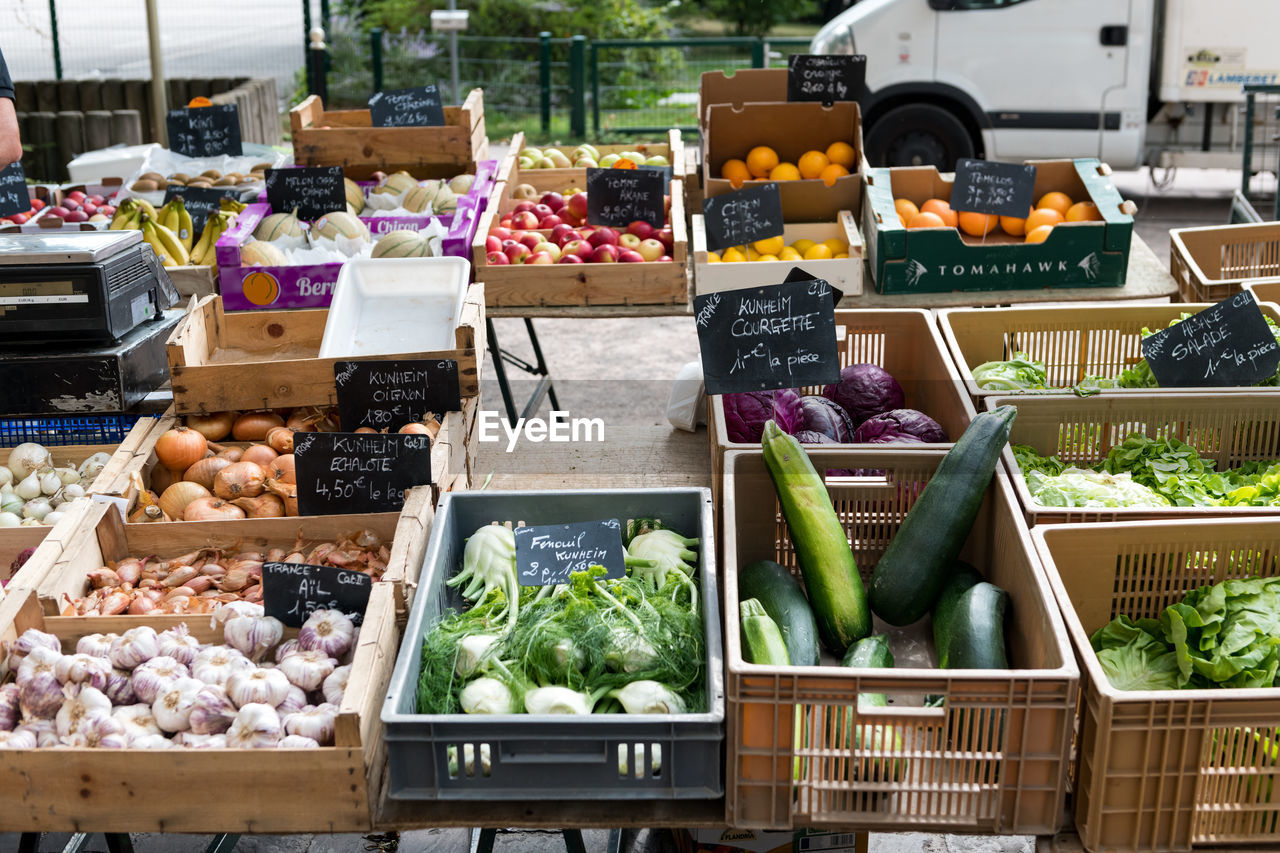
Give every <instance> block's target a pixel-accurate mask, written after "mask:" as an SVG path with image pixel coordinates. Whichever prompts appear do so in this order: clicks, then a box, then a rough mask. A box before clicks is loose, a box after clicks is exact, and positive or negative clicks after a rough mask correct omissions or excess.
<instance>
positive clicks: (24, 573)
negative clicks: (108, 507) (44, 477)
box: [0, 498, 95, 594]
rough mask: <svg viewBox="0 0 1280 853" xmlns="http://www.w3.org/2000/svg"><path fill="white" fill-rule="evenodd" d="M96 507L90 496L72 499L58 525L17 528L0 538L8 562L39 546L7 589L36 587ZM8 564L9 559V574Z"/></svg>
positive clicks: (0, 554)
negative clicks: (28, 549) (90, 511)
mask: <svg viewBox="0 0 1280 853" xmlns="http://www.w3.org/2000/svg"><path fill="white" fill-rule="evenodd" d="M93 506H95V504H94V502H93V501H91V500H90V499H89V498H80V499H79V500H76V501H73V502H72V504H71V508H70V509H68V510H67V511H66V514H65V515H63V517H62V518H61V519H60V520H59V521H58V523H57V524H54V525H51V526H49V527H16V528H13V529H12V530H6V531H4V533H5V534H6V535H5V536H3V537H0V557H2V558H4V559H5V560H6V561H12V560H13V559H15V558H16V557H17V555H18V554H19V553H20V552H22V551H25V550H26V549H27V548H35V552H34V553H32V555H31V556H30V557H29V558H28V559H27V561H26V562H25V563H23V565H22V568H20V569H18V571H17V572H15V573H14V575H13V577H12V578H10V579H9V583H8V585H7V587H6V590H7V591H8V592H9V593H10V594H12V593H13V592H14V591H15V590H19V589H35V588H36V587H38V586H39V585H40V583H41V582H42V581H43V580H44V579H45V576H46V575H47V574H48V571H49V569H50V568H52V567H53V565H54V563H56V562H57V560H58V558H59V556H61V554H62V552H63V550H64V549H65V548H66V546H67V543H68V542H69V541H70V540H71V538H72V537H73V536H75V534H76V531H77V530H78V529H79V527H80V525H81V523H82V521H83V519H84V516H85V514H86V513H87V512H88V511H89V510H90V508H92V507H93ZM10 554H12V556H10ZM8 565H9V563H8V562H5V564H4V567H5V569H6V574H7V567H8Z"/></svg>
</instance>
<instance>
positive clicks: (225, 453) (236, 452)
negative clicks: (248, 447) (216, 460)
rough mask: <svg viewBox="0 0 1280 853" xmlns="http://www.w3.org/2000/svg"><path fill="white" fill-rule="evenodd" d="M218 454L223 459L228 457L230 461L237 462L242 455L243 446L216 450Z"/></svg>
mask: <svg viewBox="0 0 1280 853" xmlns="http://www.w3.org/2000/svg"><path fill="white" fill-rule="evenodd" d="M218 456H220V457H221V458H223V459H230V460H231V461H232V462H239V461H240V457H242V456H244V448H243V447H228V448H227V449H226V450H220V451H218Z"/></svg>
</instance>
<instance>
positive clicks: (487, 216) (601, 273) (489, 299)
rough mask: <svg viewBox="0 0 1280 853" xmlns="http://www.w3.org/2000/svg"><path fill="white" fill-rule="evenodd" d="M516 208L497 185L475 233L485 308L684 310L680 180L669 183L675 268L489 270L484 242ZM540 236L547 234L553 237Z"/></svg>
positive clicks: (474, 263) (474, 264) (685, 251)
mask: <svg viewBox="0 0 1280 853" xmlns="http://www.w3.org/2000/svg"><path fill="white" fill-rule="evenodd" d="M547 171H551V170H547ZM521 174H528V173H527V172H526V173H521ZM548 188H549V187H548ZM514 205H515V202H514V200H512V199H511V198H509V197H508V196H507V184H505V183H499V184H497V185H496V186H495V187H494V195H493V196H492V197H491V198H490V200H489V207H488V209H487V210H485V212H484V216H483V217H482V218H481V219H480V227H479V228H477V229H476V238H475V242H473V243H472V244H471V269H472V272H473V274H474V276H475V280H476V281H483V282H484V285H485V299H486V302H485V304H486V305H488V306H491V307H510V306H535V305H536V306H547V305H683V304H685V303H686V302H688V300H689V281H688V260H689V240H688V232H687V229H686V228H685V216H684V189H683V188H682V187H681V186H680V182H679V181H678V180H672V182H671V213H670V220H671V231H672V233H673V235H674V242H673V245H672V249H671V258H672V262H671V263H658V262H656V261H649V262H646V263H642V264H617V263H614V264H538V265H530V266H524V265H523V264H509V265H494V266H490V265H489V260H488V252H487V251H486V250H485V238H486V237H488V236H489V231H490V230H491V229H492V228H493V226H494V223H495V222H496V221H497V220H498V219H499V218H500V217H501V216H502V214H503V213H506V212H507V211H509V210H510V209H511V208H512V207H513V206H514ZM539 233H543V234H548V235H549V234H550V233H551V232H549V231H544V232H539Z"/></svg>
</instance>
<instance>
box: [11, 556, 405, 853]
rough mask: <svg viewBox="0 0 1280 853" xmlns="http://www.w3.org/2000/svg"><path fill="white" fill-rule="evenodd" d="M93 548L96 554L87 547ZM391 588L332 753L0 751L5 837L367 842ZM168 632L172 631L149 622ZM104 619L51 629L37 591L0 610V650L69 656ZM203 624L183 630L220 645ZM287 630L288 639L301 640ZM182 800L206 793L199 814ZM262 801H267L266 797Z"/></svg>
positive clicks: (383, 596)
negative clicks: (44, 647)
mask: <svg viewBox="0 0 1280 853" xmlns="http://www.w3.org/2000/svg"><path fill="white" fill-rule="evenodd" d="M86 547H96V545H95V543H86ZM393 593H394V590H393V588H392V585H391V584H374V587H373V592H372V594H371V595H370V597H369V606H368V608H367V609H366V610H365V614H364V627H363V628H362V629H361V631H360V638H359V641H358V642H357V644H356V649H355V654H354V658H353V661H352V670H351V680H350V681H349V682H348V684H347V690H346V693H345V694H344V696H343V698H342V704H341V705H340V706H339V715H338V719H337V723H336V726H335V732H334V740H335V746H332V747H321V748H319V749H299V750H288V751H284V752H280V751H273V750H241V749H221V750H189V749H171V750H142V749H126V750H108V749H33V750H4V751H0V788H2V789H3V790H5V791H7V792H9V793H8V795H7V796H5V797H3V798H0V826H3V827H4V828H5V829H6V830H8V831H11V832H18V831H23V832H28V831H29V832H72V831H85V832H201V833H208V832H231V833H297V832H366V831H368V830H370V829H371V827H372V814H373V812H374V809H375V808H376V806H377V802H378V795H379V793H380V787H379V786H380V784H381V779H382V774H383V768H384V767H385V765H386V745H385V742H384V741H383V739H382V737H381V721H380V718H379V713H380V711H381V707H382V701H383V698H384V697H385V695H386V689H387V683H388V681H389V679H390V677H391V670H392V665H393V663H394V661H395V656H396V651H397V648H398V646H399V640H400V631H399V628H398V627H397V622H396V615H395V600H394V594H393ZM136 618H137V619H138V620H139V624H141V623H146V624H150V625H152V626H153V627H155V628H156V629H157V630H163V629H165V628H168V627H170V624H171V622H169V621H164V620H145V619H143V618H142V617H136ZM106 621H107V620H105V619H92V618H81V619H66V618H61V617H55V618H48V617H46V616H45V615H44V613H43V612H42V611H41V607H40V604H39V601H38V600H37V597H36V593H35V591H34V590H31V589H28V588H20V589H16V590H14V591H12V592H11V593H10V594H9V595H8V596H6V597H5V598H4V599H3V600H0V625H3V626H4V627H3V628H2V629H0V640H5V641H12V640H13V639H15V638H16V637H17V636H18V635H19V634H21V633H22V632H23V631H25V630H26V629H28V628H37V629H39V630H42V631H48V632H50V633H52V634H55V635H57V636H58V637H60V638H61V639H62V643H63V649H64V651H71V650H73V649H74V647H75V643H76V640H77V639H78V638H79V637H81V636H83V635H85V634H89V633H94V632H98V631H104V630H110V629H109V628H108V627H107V625H106ZM209 623H210V620H209V618H208V617H207V616H203V617H202V616H193V617H192V618H190V619H187V620H186V624H187V627H188V628H189V629H190V630H191V633H192V634H193V635H194V636H195V637H196V638H197V639H199V640H200V641H201V642H210V641H213V640H220V639H221V637H220V635H219V634H218V633H217V632H216V631H215V630H212V629H211V628H210V625H209ZM296 633H297V631H296V629H286V631H285V636H286V637H290V636H294V635H296ZM180 791H207V792H210V794H209V795H206V796H203V797H200V798H198V799H199V801H198V802H196V803H191V802H188V798H184V797H179V796H178V795H177V793H178V792H180ZM264 792H266V795H264Z"/></svg>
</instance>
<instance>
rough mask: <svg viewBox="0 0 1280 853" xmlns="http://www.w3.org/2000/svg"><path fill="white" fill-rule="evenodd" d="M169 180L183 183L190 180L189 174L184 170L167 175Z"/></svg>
mask: <svg viewBox="0 0 1280 853" xmlns="http://www.w3.org/2000/svg"><path fill="white" fill-rule="evenodd" d="M169 180H171V181H180V182H181V183H184V184H185V183H187V182H189V181H190V180H191V176H190V175H188V174H187V173H186V172H174V173H173V174H172V175H170V176H169Z"/></svg>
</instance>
